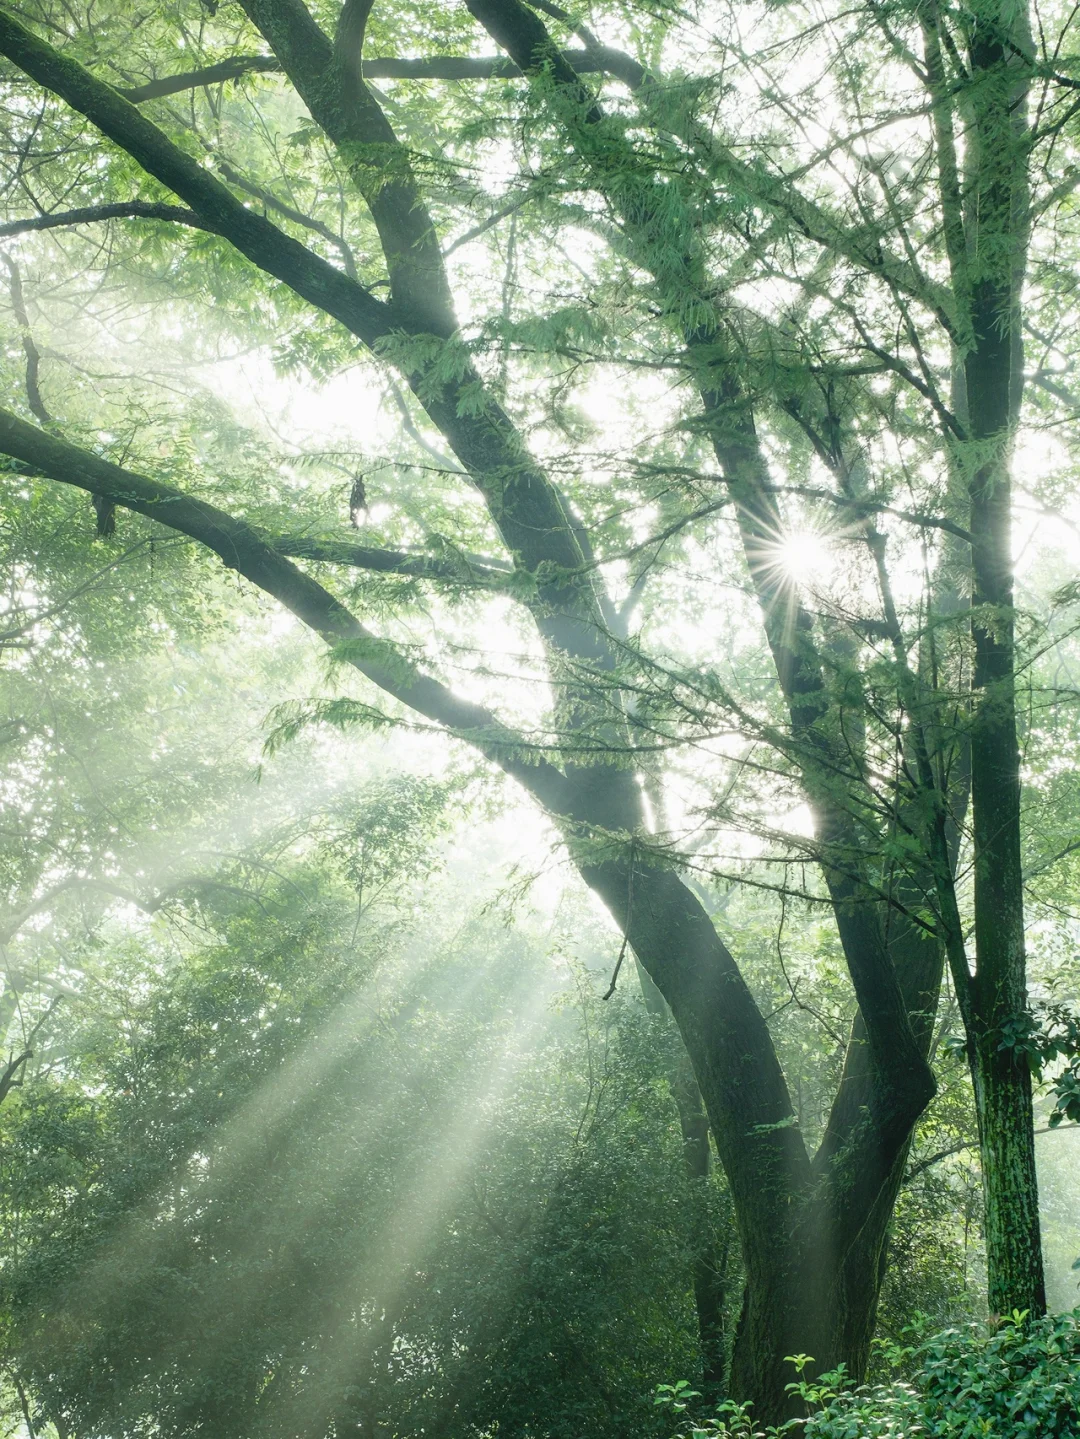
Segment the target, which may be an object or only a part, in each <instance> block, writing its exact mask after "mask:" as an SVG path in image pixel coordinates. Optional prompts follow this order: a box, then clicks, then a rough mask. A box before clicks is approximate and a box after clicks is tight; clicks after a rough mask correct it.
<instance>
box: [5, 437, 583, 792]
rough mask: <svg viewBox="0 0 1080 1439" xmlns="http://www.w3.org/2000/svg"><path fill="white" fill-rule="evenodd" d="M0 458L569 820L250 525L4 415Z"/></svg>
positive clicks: (492, 724) (452, 698)
mask: <svg viewBox="0 0 1080 1439" xmlns="http://www.w3.org/2000/svg"><path fill="white" fill-rule="evenodd" d="M0 450H3V452H4V453H5V454H8V455H10V456H12V457H13V458H15V459H17V460H20V461H22V462H23V464H25V465H27V466H29V467H30V468H31V469H33V470H34V471H36V472H38V473H40V474H43V475H46V476H47V477H48V478H50V479H53V480H58V481H59V482H60V483H61V484H68V485H74V486H77V487H78V488H79V489H84V490H88V491H90V492H91V493H92V494H100V495H104V496H106V497H107V498H108V499H110V500H112V501H113V502H114V503H115V504H117V505H123V506H125V507H126V508H127V509H130V510H134V511H136V512H137V513H139V514H143V515H146V516H147V517H148V518H149V519H152V520H156V521H157V522H158V523H160V524H163V525H167V526H168V527H169V528H170V529H173V530H177V531H179V532H180V533H181V534H185V535H188V536H189V537H190V538H191V539H194V540H197V541H199V543H201V544H204V545H206V546H207V548H208V549H211V550H213V551H214V553H215V554H217V555H219V556H220V558H221V559H222V560H223V561H224V563H225V564H226V565H227V566H228V567H229V568H230V569H234V570H236V571H237V572H238V573H240V574H242V575H243V576H244V577H245V578H246V579H248V580H250V581H251V583H252V584H254V585H256V586H257V587H258V588H259V589H261V590H263V591H264V592H265V593H266V594H269V595H272V596H273V597H274V598H275V599H276V600H278V601H279V602H280V603H281V604H282V605H284V606H285V608H286V609H288V610H290V611H291V613H293V614H294V615H296V617H297V618H298V619H299V620H302V621H303V623H304V624H305V625H307V626H308V627H309V628H310V629H312V630H314V631H315V633H316V634H318V635H320V636H321V637H322V638H323V639H324V640H325V641H326V642H327V643H328V644H330V645H332V646H335V647H336V648H338V649H339V650H340V653H341V656H342V658H343V659H344V660H345V661H346V662H348V663H349V664H351V665H353V666H354V668H356V669H357V670H359V671H360V673H361V674H363V675H365V676H366V677H367V678H368V679H370V680H371V681H372V682H373V683H374V684H376V685H378V686H379V688H380V689H383V690H385V691H386V693H387V694H390V695H392V696H393V697H394V698H395V699H397V700H400V701H401V703H402V704H405V705H407V706H408V707H409V708H410V709H413V710H416V711H417V713H419V714H422V715H424V716H425V717H426V718H427V719H430V720H433V721H434V722H435V723H437V724H440V725H443V726H445V727H446V728H447V729H448V730H450V731H451V732H452V733H455V734H460V735H462V736H464V737H466V738H468V739H469V741H470V742H471V743H473V744H475V745H476V746H477V747H478V748H479V749H480V750H482V751H483V752H484V753H485V754H486V755H488V756H489V758H491V759H493V760H494V761H495V762H496V763H497V764H498V765H500V767H501V768H502V769H504V770H505V771H506V772H507V773H508V774H511V775H513V776H514V778H516V779H518V780H519V781H520V782H521V783H522V784H523V785H524V786H525V788H526V789H528V790H530V791H531V792H532V793H533V794H535V795H536V797H537V798H538V799H539V800H540V802H541V803H542V804H545V805H547V806H549V807H550V808H552V809H553V810H554V811H556V812H561V811H564V810H565V808H566V794H565V787H566V781H565V780H564V779H563V776H562V775H561V774H559V772H558V771H557V770H556V769H554V768H553V767H552V766H551V765H550V764H548V763H547V762H546V761H544V760H538V761H537V762H536V763H531V762H530V760H529V759H528V758H523V755H525V754H526V752H527V750H528V745H527V743H526V742H525V741H524V740H523V739H522V737H521V736H520V735H518V734H516V733H514V732H512V731H510V730H508V729H507V728H506V727H505V726H504V725H503V724H501V723H500V721H499V720H498V719H497V718H496V717H495V716H494V715H493V714H491V712H490V711H489V710H487V709H485V708H484V707H483V706H482V705H476V704H471V703H469V702H468V701H465V700H462V699H459V698H458V697H457V696H456V695H455V694H453V693H452V691H450V690H449V689H448V688H447V687H446V686H445V685H443V684H441V683H440V682H439V681H438V680H435V679H432V678H430V677H429V676H426V675H423V674H421V673H420V671H419V670H417V669H416V667H415V666H414V665H413V664H412V663H411V662H410V661H408V660H406V659H405V658H404V657H403V656H402V654H401V653H400V651H398V650H397V648H396V647H395V646H394V645H392V644H389V643H388V642H386V641H385V640H381V639H379V638H378V637H377V636H375V635H373V634H372V633H371V632H370V631H368V630H367V629H365V628H364V626H363V625H362V624H361V623H360V621H359V620H357V619H356V617H355V616H354V615H353V614H351V613H350V611H349V610H347V609H346V608H345V606H344V605H343V604H341V602H340V601H339V600H337V599H335V598H334V596H333V595H331V594H330V592H329V591H328V590H326V589H324V588H323V587H322V585H320V584H319V583H318V582H317V581H316V580H314V579H313V578H312V577H311V576H310V575H307V574H305V573H304V572H303V570H300V569H297V567H296V566H295V565H293V564H291V563H290V562H289V560H288V559H286V558H285V556H284V555H282V554H280V553H279V552H278V551H277V550H276V549H275V548H274V545H273V542H272V541H271V540H270V539H269V538H268V537H267V536H265V535H263V534H262V533H261V532H260V531H259V530H257V529H256V528H255V527H254V526H253V525H249V524H248V523H247V522H246V521H245V520H240V519H236V518H235V517H234V516H232V515H229V514H227V513H226V512H225V511H224V510H219V509H217V508H216V506H214V505H211V504H208V503H207V502H206V501H205V500H200V499H196V498H195V497H194V496H190V495H186V494H184V493H183V491H181V490H177V489H174V488H173V487H172V486H171V485H164V484H161V483H160V482H159V481H157V480H152V479H149V478H147V477H146V476H144V475H138V474H135V473H133V472H132V471H130V470H126V469H122V468H121V467H120V466H119V465H114V464H111V463H110V462H109V461H108V460H103V459H100V458H99V457H98V456H96V455H92V454H90V453H89V452H88V451H86V450H82V449H79V448H78V447H77V446H75V445H72V444H69V443H68V442H67V441H66V440H61V439H59V438H57V437H56V436H54V435H50V434H47V433H46V432H45V431H44V430H39V429H37V428H36V427H35V426H33V425H29V424H27V423H26V421H25V420H20V419H19V418H18V417H17V416H16V415H13V414H11V413H10V411H7V410H0Z"/></svg>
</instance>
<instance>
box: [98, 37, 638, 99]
mask: <svg viewBox="0 0 1080 1439" xmlns="http://www.w3.org/2000/svg"><path fill="white" fill-rule="evenodd" d="M562 53H563V55H564V56H565V58H566V63H567V64H568V65H571V66H572V67H573V68H574V70H576V71H577V73H578V74H579V75H589V74H595V73H598V72H601V71H606V72H607V73H608V74H611V75H614V76H616V77H617V78H618V79H620V80H624V81H625V82H626V83H627V84H628V85H632V87H634V88H636V86H637V85H640V84H641V83H642V80H643V79H644V76H645V71H644V70H643V68H642V67H641V66H640V65H638V63H637V61H636V60H633V59H632V58H631V57H630V56H629V55H624V54H623V52H622V51H620V50H613V49H611V48H610V46H607V45H594V46H590V47H589V48H588V49H587V50H564V51H563V52H562ZM281 70H282V66H281V63H280V62H279V61H278V59H277V58H276V57H275V56H273V55H234V56H231V57H230V58H229V59H228V60H220V61H218V63H217V64H215V65H207V66H205V67H204V68H203V69H201V70H188V71H186V72H184V73H183V74H181V75H163V76H162V77H161V78H160V79H158V80H148V81H147V82H146V84H145V85H136V86H134V87H132V88H130V89H121V90H120V94H121V95H123V97H124V99H125V100H130V101H131V103H132V104H133V105H141V104H143V103H145V102H146V101H147V100H161V99H164V98H165V97H166V96H168V95H178V94H180V93H181V92H183V91H184V90H198V89H200V88H201V87H202V86H204V85H220V84H223V83H225V82H227V81H229V80H239V79H240V78H241V77H242V76H244V75H256V74H264V75H265V74H280V73H281ZM639 72H640V74H639ZM363 73H364V78H365V79H368V80H451V81H454V80H512V79H515V78H517V77H518V76H520V75H521V71H520V69H519V68H518V67H517V65H515V64H514V62H513V61H512V60H508V59H506V57H505V56H503V55H423V56H420V57H418V58H416V59H412V58H408V59H399V58H397V57H395V56H392V55H385V56H382V55H380V56H375V57H374V58H373V59H369V60H365V61H364V68H363Z"/></svg>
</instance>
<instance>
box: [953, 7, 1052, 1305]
mask: <svg viewBox="0 0 1080 1439" xmlns="http://www.w3.org/2000/svg"><path fill="white" fill-rule="evenodd" d="M1031 49H1032V41H1031V34H1030V28H1029V25H1028V20H1027V15H1026V11H1025V10H1024V9H1023V7H1020V8H1019V9H1018V10H1017V12H1016V13H1015V14H1014V15H1013V16H1012V17H1011V18H1010V19H1009V21H1008V22H1006V20H1005V17H1004V16H1003V14H1002V12H1001V11H1000V10H999V9H998V8H997V7H991V6H987V7H986V8H985V10H984V9H983V8H982V7H978V8H977V10H976V17H975V23H974V27H973V31H972V36H971V41H970V45H969V53H970V59H971V73H972V88H971V109H970V115H971V118H970V122H969V146H968V151H969V153H968V161H967V169H968V187H967V188H968V191H969V195H970V196H971V197H972V198H970V199H969V202H968V211H967V218H968V234H967V245H966V253H965V256H964V259H965V266H966V272H967V286H966V289H967V295H968V297H969V303H970V320H971V339H970V349H969V352H968V354H967V356H966V358H965V365H964V370H965V379H966V390H967V403H968V413H969V425H970V439H969V441H968V448H969V465H970V468H969V473H970V476H971V478H970V481H969V487H970V496H971V535H972V625H971V632H972V640H973V643H974V649H975V673H974V689H975V697H974V707H973V715H972V726H971V804H972V819H973V831H974V860H975V864H974V890H975V961H976V970H975V975H974V977H973V978H972V980H971V983H970V986H969V993H968V995H967V996H966V997H965V998H966V1003H965V1022H966V1025H967V1039H968V1056H969V1061H970V1064H971V1072H972V1079H973V1082H974V1088H975V1103H976V1109H977V1112H978V1118H979V1138H980V1152H981V1157H982V1169H983V1193H984V1203H985V1225H986V1229H985V1234H986V1245H987V1267H988V1290H989V1292H988V1300H989V1304H990V1309H991V1312H992V1313H1008V1312H1010V1311H1011V1310H1013V1309H1023V1310H1028V1311H1029V1312H1031V1313H1033V1314H1040V1313H1042V1312H1044V1311H1045V1308H1046V1288H1045V1281H1044V1277H1043V1265H1042V1245H1041V1237H1040V1231H1039V1206H1038V1185H1037V1178H1036V1173H1035V1145H1034V1138H1033V1135H1034V1127H1033V1116H1032V1106H1031V1072H1030V1068H1029V1065H1028V1061H1027V1058H1026V1056H1025V1055H1023V1054H1022V1053H1021V1052H1018V1051H1017V1050H1016V1049H1015V1048H1012V1047H1010V1044H1009V1040H1010V1027H1011V1026H1015V1025H1017V1024H1019V1025H1022V1024H1023V1022H1024V1020H1025V1017H1026V1015H1027V1010H1028V998H1027V975H1026V957H1025V944H1024V889H1023V869H1022V856H1021V832H1020V800H1021V796H1020V752H1019V744H1018V739H1017V720H1016V644H1015V619H1014V598H1013V560H1012V523H1011V520H1012V476H1011V473H1010V461H1011V449H1012V443H1013V438H1014V435H1015V428H1016V423H1017V420H1018V417H1019V410H1020V391H1021V384H1022V367H1021V363H1020V361H1021V327H1020V294H1021V286H1022V282H1023V276H1024V269H1025V256H1026V249H1027V232H1028V223H1029V221H1028V193H1027V173H1026V169H1027V138H1028V137H1027V123H1026V113H1025V101H1026V93H1027V86H1028V76H1029V74H1030V69H1029V62H1028V59H1027V57H1028V56H1029V55H1030V53H1031Z"/></svg>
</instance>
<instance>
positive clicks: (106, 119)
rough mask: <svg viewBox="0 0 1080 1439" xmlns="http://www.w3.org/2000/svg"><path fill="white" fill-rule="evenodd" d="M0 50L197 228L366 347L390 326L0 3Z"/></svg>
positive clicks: (359, 291) (327, 268) (369, 301)
mask: <svg viewBox="0 0 1080 1439" xmlns="http://www.w3.org/2000/svg"><path fill="white" fill-rule="evenodd" d="M0 53H3V54H4V55H6V56H7V57H8V59H10V60H12V61H13V62H14V63H15V64H16V65H18V66H19V67H20V68H21V69H22V70H24V71H25V72H26V74H28V75H29V76H30V77H31V78H32V79H34V80H36V81H37V82H38V84H40V85H43V86H44V87H45V88H46V89H48V90H51V91H52V92H53V94H55V95H58V96H59V97H60V98H61V99H62V100H65V101H66V102H67V103H68V104H69V105H71V106H72V108H73V109H75V110H77V111H79V113H80V114H82V115H85V116H86V118H87V119H88V120H89V121H91V123H92V124H94V125H96V126H97V127H98V129H99V130H101V131H102V133H103V134H105V135H107V136H108V138H109V139H110V140H112V141H113V142H114V143H115V144H117V145H119V146H120V148H121V149H123V150H126V151H127V153H128V154H129V155H131V156H132V158H133V159H135V160H137V161H138V163H139V164H140V165H141V166H142V167H143V169H145V170H146V171H148V173H150V174H151V175H153V176H154V177H155V178H156V179H157V180H159V181H160V182H161V183H162V184H163V185H167V186H168V188H169V189H170V190H172V191H173V192H174V193H175V194H177V195H179V196H180V197H181V198H182V199H184V200H186V201H187V203H188V204H189V205H190V206H191V207H192V209H193V210H194V211H195V212H196V214H197V215H198V217H199V220H200V222H201V224H202V227H203V228H204V229H207V230H210V231H212V232H213V233H214V234H218V235H221V236H223V237H224V238H226V239H228V240H229V241H230V242H231V243H232V244H233V245H235V246H236V248H237V249H238V250H239V251H240V252H241V254H243V255H245V256H247V258H248V259H249V260H251V261H252V262H253V263H254V264H256V265H258V266H259V268H260V269H262V270H264V271H266V273H267V274H269V275H273V276H274V277H275V278H276V279H278V280H281V281H282V282H283V283H284V284H287V285H288V286H290V288H291V289H293V290H295V291H296V293H297V294H298V295H300V296H302V298H304V299H305V300H308V301H309V302H310V303H312V304H314V305H317V306H318V307H319V308H320V309H322V310H324V311H325V312H326V313H327V314H329V315H332V316H333V317H334V319H336V320H340V321H341V323H342V324H343V325H345V326H346V327H347V328H348V329H350V330H351V331H352V332H353V334H355V335H357V336H358V337H359V338H360V339H362V340H363V341H364V342H365V343H366V344H368V345H374V344H376V343H377V342H378V341H379V340H380V339H381V338H382V337H383V336H385V335H387V334H388V333H389V332H390V330H391V328H392V325H393V317H392V315H391V314H390V312H389V310H388V307H387V306H386V305H384V304H383V303H382V301H380V300H377V299H376V298H375V297H374V296H373V295H371V294H369V293H368V291H366V290H365V289H363V287H362V286H360V285H358V284H356V283H355V282H354V281H352V280H350V279H349V277H348V276H347V275H344V274H342V272H341V271H340V270H337V269H335V268H334V266H333V265H331V264H329V263H328V262H327V261H325V260H323V259H321V258H320V257H319V256H318V255H314V254H312V252H311V251H310V250H308V249H306V248H305V247H304V246H303V245H301V244H300V242H299V241H298V240H294V239H292V237H291V236H289V235H286V234H284V233H283V231H281V230H279V229H278V228H277V227H276V226H275V225H272V224H271V223H270V221H269V220H267V219H266V218H265V217H264V216H262V215H259V214H257V213H255V212H254V211H253V210H249V209H248V208H247V207H246V206H245V205H243V204H241V202H240V201H239V200H238V199H237V198H236V196H235V195H234V194H233V193H232V191H231V190H229V189H228V187H227V186H226V185H224V184H222V182H221V181H220V180H218V179H216V178H215V177H214V176H213V175H211V174H210V173H209V172H208V171H207V170H206V169H204V168H203V166H202V165H200V164H199V162H198V161H197V160H195V159H194V158H193V157H192V156H190V155H187V154H185V153H184V151H183V150H181V149H180V148H179V147H178V146H177V145H174V144H173V142H172V141H171V140H170V139H169V138H168V136H167V135H165V134H164V132H163V131H161V130H160V129H158V127H157V126H156V125H154V124H152V123H151V121H149V120H148V119H146V117H145V116H144V115H142V114H140V113H139V111H138V110H137V109H136V108H135V106H134V105H132V104H131V103H130V102H129V101H127V100H125V99H123V97H122V96H120V95H119V94H117V92H116V91H115V90H114V89H113V88H112V87H111V86H110V85H106V84H104V83H103V82H102V81H100V80H97V79H95V78H94V76H93V75H91V74H90V72H89V71H88V70H86V69H84V68H83V66H81V65H80V64H79V63H78V62H77V61H75V60H72V59H70V58H69V57H68V56H67V55H61V54H60V53H59V52H58V51H56V50H54V49H53V48H52V46H50V45H48V44H47V43H46V42H45V41H44V40H41V39H40V38H39V37H38V36H36V35H35V34H34V33H33V31H31V30H29V29H27V27H26V26H25V25H23V24H21V23H20V22H19V21H18V20H16V19H15V17H14V16H13V15H11V14H10V12H9V11H7V10H6V9H3V8H0Z"/></svg>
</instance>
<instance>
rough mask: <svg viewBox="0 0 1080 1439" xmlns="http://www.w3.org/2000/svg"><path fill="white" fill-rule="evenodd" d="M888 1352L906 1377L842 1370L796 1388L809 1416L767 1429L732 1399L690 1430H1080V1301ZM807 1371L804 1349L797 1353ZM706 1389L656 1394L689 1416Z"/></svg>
mask: <svg viewBox="0 0 1080 1439" xmlns="http://www.w3.org/2000/svg"><path fill="white" fill-rule="evenodd" d="M884 1358H885V1360H886V1362H887V1363H888V1364H889V1365H890V1366H891V1367H892V1368H893V1369H894V1370H895V1371H896V1372H897V1373H903V1374H904V1376H905V1377H903V1378H897V1379H895V1380H893V1381H892V1382H891V1383H888V1384H879V1385H873V1386H867V1385H863V1386H860V1387H858V1388H855V1387H853V1386H851V1385H850V1384H848V1383H845V1378H844V1374H843V1371H842V1370H839V1371H836V1372H835V1373H832V1374H825V1375H822V1376H821V1378H820V1379H818V1380H816V1381H807V1380H805V1379H801V1378H800V1379H798V1380H796V1382H795V1383H793V1384H792V1385H791V1386H790V1387H791V1390H792V1392H793V1393H796V1394H799V1395H800V1396H801V1397H802V1399H803V1400H804V1402H805V1404H806V1407H807V1410H808V1414H809V1417H808V1418H806V1419H804V1420H792V1421H791V1422H790V1423H788V1424H787V1425H785V1426H784V1427H783V1428H782V1429H779V1430H778V1429H773V1428H769V1429H767V1430H765V1429H760V1428H758V1427H757V1426H756V1425H755V1424H754V1423H753V1422H752V1417H751V1415H750V1414H749V1412H748V1410H747V1408H746V1407H745V1406H743V1405H737V1404H731V1403H728V1404H724V1405H722V1406H721V1407H720V1409H718V1410H717V1412H716V1414H715V1415H714V1416H713V1417H711V1418H709V1419H707V1420H704V1421H703V1422H701V1423H697V1422H692V1423H690V1424H688V1425H684V1427H683V1429H682V1430H681V1436H686V1439H777V1436H779V1435H781V1434H793V1433H797V1434H800V1435H802V1436H803V1439H907V1436H910V1435H925V1436H926V1439H1080V1310H1077V1311H1074V1313H1072V1314H1058V1315H1054V1316H1052V1317H1050V1318H1047V1319H1038V1320H1033V1321H1029V1320H1028V1319H1027V1318H1026V1316H1025V1315H1023V1314H1014V1315H1013V1316H1011V1317H1010V1318H1009V1319H1006V1320H1003V1321H1002V1322H1001V1323H1000V1324H997V1325H995V1326H993V1327H991V1328H989V1329H988V1328H987V1327H986V1326H981V1325H974V1324H972V1325H968V1326H966V1327H964V1328H962V1329H946V1330H944V1331H943V1332H942V1333H940V1334H935V1335H933V1336H932V1337H930V1338H928V1339H925V1340H922V1341H921V1342H919V1343H917V1344H913V1345H910V1346H906V1347H901V1346H896V1345H888V1346H885V1352H884ZM792 1362H793V1364H795V1366H796V1369H797V1370H798V1372H799V1373H800V1374H801V1373H802V1372H803V1371H804V1370H805V1368H806V1365H807V1362H808V1361H807V1359H806V1357H805V1356H804V1355H799V1356H797V1357H796V1358H795V1359H793V1361H792ZM697 1397H698V1396H697V1395H696V1394H695V1393H694V1391H692V1390H691V1389H689V1388H688V1387H687V1386H686V1385H685V1384H680V1385H663V1386H661V1388H660V1389H659V1390H658V1392H657V1398H656V1402H657V1403H658V1404H667V1405H670V1406H671V1407H672V1409H673V1410H674V1411H675V1412H677V1413H686V1414H687V1415H690V1414H691V1413H692V1412H693V1407H694V1404H693V1401H694V1400H695V1399H696V1398H697Z"/></svg>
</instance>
